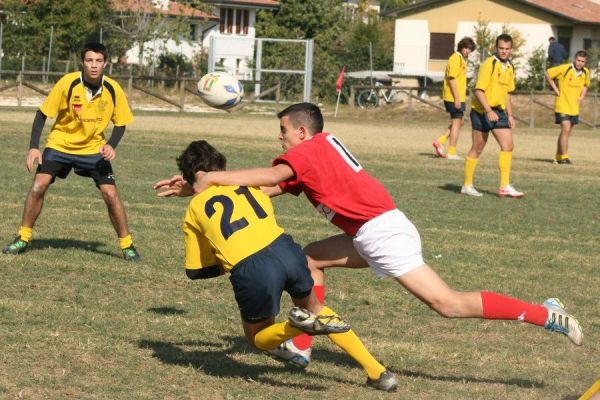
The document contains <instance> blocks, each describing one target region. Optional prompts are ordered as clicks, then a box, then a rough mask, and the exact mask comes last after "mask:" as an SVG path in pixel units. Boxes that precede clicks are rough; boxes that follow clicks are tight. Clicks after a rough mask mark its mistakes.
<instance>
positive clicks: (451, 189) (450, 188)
mask: <svg viewBox="0 0 600 400" xmlns="http://www.w3.org/2000/svg"><path fill="white" fill-rule="evenodd" d="M438 189H442V190H447V191H448V192H454V193H458V194H460V189H462V185H456V184H454V183H446V184H445V185H444V186H438ZM477 191H478V192H479V193H482V194H489V195H492V196H498V193H497V192H493V191H491V190H485V189H479V188H477ZM465 197H469V196H465Z"/></svg>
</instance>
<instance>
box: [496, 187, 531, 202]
mask: <svg viewBox="0 0 600 400" xmlns="http://www.w3.org/2000/svg"><path fill="white" fill-rule="evenodd" d="M498 196H499V197H512V198H513V199H520V198H521V197H523V196H525V193H523V192H519V191H518V190H517V189H515V188H514V187H513V186H512V185H507V186H504V187H503V188H500V189H498Z"/></svg>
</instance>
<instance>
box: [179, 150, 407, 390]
mask: <svg viewBox="0 0 600 400" xmlns="http://www.w3.org/2000/svg"><path fill="white" fill-rule="evenodd" d="M177 165H178V166H179V169H180V170H181V172H182V176H183V179H184V180H185V181H186V182H187V183H188V184H189V185H190V187H191V185H193V184H194V182H195V180H196V179H199V178H201V177H202V176H204V175H205V174H206V173H207V172H209V171H222V170H225V166H226V159H225V157H224V156H223V155H222V154H221V153H219V152H218V151H217V150H215V149H214V148H213V147H212V146H211V145H210V144H208V143H207V142H206V141H204V140H198V141H195V142H192V143H191V144H190V145H189V146H188V147H187V149H186V150H185V151H184V152H183V153H182V154H181V155H180V157H179V158H178V159H177ZM183 231H184V233H185V269H186V274H187V276H188V277H189V278H190V279H206V278H213V277H217V276H220V275H222V274H224V273H225V272H228V273H230V277H229V280H230V282H231V284H232V286H233V291H234V293H235V299H236V302H237V304H238V307H239V309H240V314H241V319H242V326H243V329H244V333H245V336H246V339H247V340H248V342H249V343H250V345H252V346H254V347H256V348H258V349H260V350H266V351H270V352H271V354H272V355H273V356H278V355H279V354H278V351H279V350H278V349H277V347H278V346H279V345H280V344H281V343H283V342H285V341H286V340H288V339H290V338H292V337H295V336H297V335H299V334H302V333H303V332H306V333H309V334H311V335H314V334H328V336H329V338H330V339H331V340H332V341H333V342H334V343H335V344H336V345H338V346H339V347H340V348H341V349H343V350H344V351H345V352H346V353H347V354H348V355H350V356H351V357H352V358H353V359H354V360H356V361H357V362H358V363H359V364H360V365H362V367H363V368H364V369H365V371H366V373H367V375H368V378H367V384H368V385H369V386H373V387H375V388H376V389H380V390H385V391H392V390H395V389H396V388H397V380H396V377H395V375H394V374H393V373H392V372H390V371H388V370H386V369H385V367H384V366H382V365H381V364H380V363H379V362H377V360H375V359H374V358H373V356H372V355H371V354H370V353H369V352H368V350H367V349H366V348H365V347H364V345H363V344H362V342H361V341H360V339H359V338H358V337H357V336H356V334H355V333H354V332H353V331H352V330H350V327H349V325H347V324H346V323H345V322H344V321H342V320H341V319H340V318H339V317H338V315H337V314H336V313H335V312H334V311H333V310H331V309H330V308H328V307H326V306H324V305H322V304H321V303H320V302H319V301H318V300H317V298H316V296H315V294H314V292H313V290H312V287H313V280H312V278H311V275H310V271H309V269H308V264H307V261H306V256H305V255H304V253H303V251H302V249H301V248H300V246H299V245H298V244H296V243H295V242H294V241H293V239H292V238H291V237H290V236H289V235H286V234H285V233H284V232H283V229H282V228H281V227H279V225H277V222H276V220H275V216H274V213H273V205H272V203H271V200H270V198H269V197H268V196H267V195H266V194H265V193H263V192H262V191H261V190H260V189H259V188H254V187H246V186H213V187H211V188H209V189H208V190H205V191H203V192H202V193H200V194H198V195H196V196H195V197H194V198H193V199H192V200H191V201H190V204H189V206H188V209H187V212H186V215H185V220H184V223H183ZM283 291H286V292H288V293H289V294H290V296H291V298H292V301H293V303H294V304H295V305H296V306H297V307H294V308H292V310H291V311H290V313H289V316H288V321H285V322H280V323H275V316H276V315H277V314H278V313H279V307H280V304H279V302H280V300H281V294H282V292H283ZM290 361H291V360H290Z"/></svg>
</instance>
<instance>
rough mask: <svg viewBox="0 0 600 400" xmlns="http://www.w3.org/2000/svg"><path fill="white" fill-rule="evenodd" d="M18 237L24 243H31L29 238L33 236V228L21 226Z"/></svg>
mask: <svg viewBox="0 0 600 400" xmlns="http://www.w3.org/2000/svg"><path fill="white" fill-rule="evenodd" d="M19 236H21V239H22V240H24V241H26V242H31V237H32V236H33V228H28V227H26V226H21V227H20V228H19Z"/></svg>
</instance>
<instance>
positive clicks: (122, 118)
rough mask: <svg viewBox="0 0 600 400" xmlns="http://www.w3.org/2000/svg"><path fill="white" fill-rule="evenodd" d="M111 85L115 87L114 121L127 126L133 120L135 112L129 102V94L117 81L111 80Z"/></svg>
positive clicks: (116, 123)
mask: <svg viewBox="0 0 600 400" xmlns="http://www.w3.org/2000/svg"><path fill="white" fill-rule="evenodd" d="M110 83H111V85H112V86H113V88H114V89H115V109H114V111H113V115H112V118H111V120H112V122H113V124H115V125H116V126H125V125H129V124H131V123H132V122H133V114H132V113H131V109H130V108H129V103H128V102H127V96H126V95H125V92H124V91H123V89H122V88H121V85H119V84H118V83H117V82H116V81H114V80H112V79H111V80H110Z"/></svg>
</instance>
